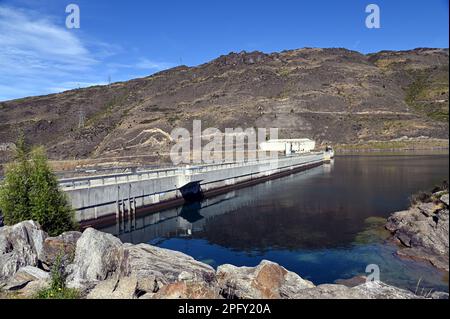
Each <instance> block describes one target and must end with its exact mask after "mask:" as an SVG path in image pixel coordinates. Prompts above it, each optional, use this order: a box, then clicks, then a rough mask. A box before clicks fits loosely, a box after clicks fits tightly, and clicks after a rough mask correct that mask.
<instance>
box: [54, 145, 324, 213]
mask: <svg viewBox="0 0 450 319" xmlns="http://www.w3.org/2000/svg"><path fill="white" fill-rule="evenodd" d="M323 161H324V153H307V154H299V155H292V156H287V157H280V158H277V159H273V158H267V159H258V160H251V161H245V162H244V161H243V162H233V163H230V162H227V163H218V164H204V165H196V166H185V167H171V168H164V169H151V170H142V171H137V172H132V173H120V174H109V175H98V176H86V177H79V178H69V179H61V180H60V181H59V184H60V187H61V189H62V190H64V191H65V192H66V193H67V194H68V196H69V198H70V201H71V203H72V207H73V208H74V209H75V210H76V214H77V215H76V216H77V219H78V220H80V221H85V220H93V219H98V218H100V217H104V216H107V215H111V214H114V213H116V216H121V215H124V214H125V213H126V214H128V215H129V214H130V213H134V212H136V208H139V207H146V206H149V205H154V204H158V203H161V202H165V201H168V200H173V199H179V198H180V197H182V195H181V193H180V188H181V187H183V186H184V185H186V184H188V183H190V182H199V183H200V185H201V187H202V190H203V191H210V190H217V189H224V188H229V187H233V185H237V184H241V185H242V183H248V182H249V181H252V180H258V179H260V178H268V177H269V176H271V175H276V174H279V173H282V172H286V171H289V170H292V169H297V168H301V167H308V166H314V165H319V164H321V163H323Z"/></svg>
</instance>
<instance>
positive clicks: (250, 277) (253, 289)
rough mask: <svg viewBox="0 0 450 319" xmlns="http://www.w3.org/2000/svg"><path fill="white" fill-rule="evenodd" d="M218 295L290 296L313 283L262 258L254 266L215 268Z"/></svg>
mask: <svg viewBox="0 0 450 319" xmlns="http://www.w3.org/2000/svg"><path fill="white" fill-rule="evenodd" d="M216 276H217V280H218V283H219V287H220V288H221V294H222V295H223V296H224V297H226V298H240V299H277V298H292V297H293V296H295V295H296V294H297V293H298V292H299V291H300V290H302V289H305V288H312V287H314V284H313V283H312V282H310V281H308V280H304V279H302V278H301V277H300V276H298V275H297V274H295V273H293V272H289V271H287V270H286V269H285V268H283V267H281V266H280V265H278V264H276V263H273V262H270V261H267V260H263V261H262V262H261V263H260V264H259V265H258V266H257V267H236V266H233V265H222V266H220V267H218V269H217V275H216Z"/></svg>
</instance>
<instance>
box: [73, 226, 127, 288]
mask: <svg viewBox="0 0 450 319" xmlns="http://www.w3.org/2000/svg"><path fill="white" fill-rule="evenodd" d="M122 258H123V244H122V242H121V241H120V239H118V238H116V237H114V236H113V235H111V234H107V233H103V232H100V231H98V230H95V229H93V228H88V229H86V230H85V231H84V233H83V235H81V237H80V238H79V239H78V241H77V244H76V249H75V258H74V260H73V263H72V264H70V265H69V266H68V267H67V268H68V272H69V273H70V274H69V277H68V282H69V283H68V285H69V286H70V287H75V288H80V287H82V286H83V285H84V283H87V282H95V281H102V280H105V279H108V278H110V277H112V275H113V274H114V273H115V272H116V271H117V270H118V267H119V265H120V262H121V260H122Z"/></svg>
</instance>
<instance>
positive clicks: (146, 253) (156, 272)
mask: <svg viewBox="0 0 450 319" xmlns="http://www.w3.org/2000/svg"><path fill="white" fill-rule="evenodd" d="M133 275H134V276H135V277H136V278H138V289H139V290H140V291H143V292H148V293H155V292H157V291H158V290H159V289H160V288H162V287H163V286H165V285H168V284H170V283H174V282H177V281H180V280H181V281H183V280H184V281H190V282H197V283H201V284H202V285H205V286H207V287H214V286H215V285H216V280H215V271H214V269H213V268H212V267H211V266H209V265H207V264H204V263H201V262H199V261H197V260H195V259H194V258H192V257H191V256H188V255H185V254H183V253H180V252H176V251H173V250H168V249H163V248H159V247H154V246H151V245H147V244H139V245H129V244H125V245H124V254H123V260H122V262H121V265H120V276H121V277H128V276H133Z"/></svg>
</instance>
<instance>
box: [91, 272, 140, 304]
mask: <svg viewBox="0 0 450 319" xmlns="http://www.w3.org/2000/svg"><path fill="white" fill-rule="evenodd" d="M137 291H138V290H137V279H136V277H134V276H131V277H121V278H110V279H107V280H104V281H101V282H100V283H98V284H97V285H96V286H95V288H94V289H92V290H91V291H90V292H89V294H88V295H87V296H86V298H87V299H135V298H137V297H138V296H137V295H136V292H137Z"/></svg>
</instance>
